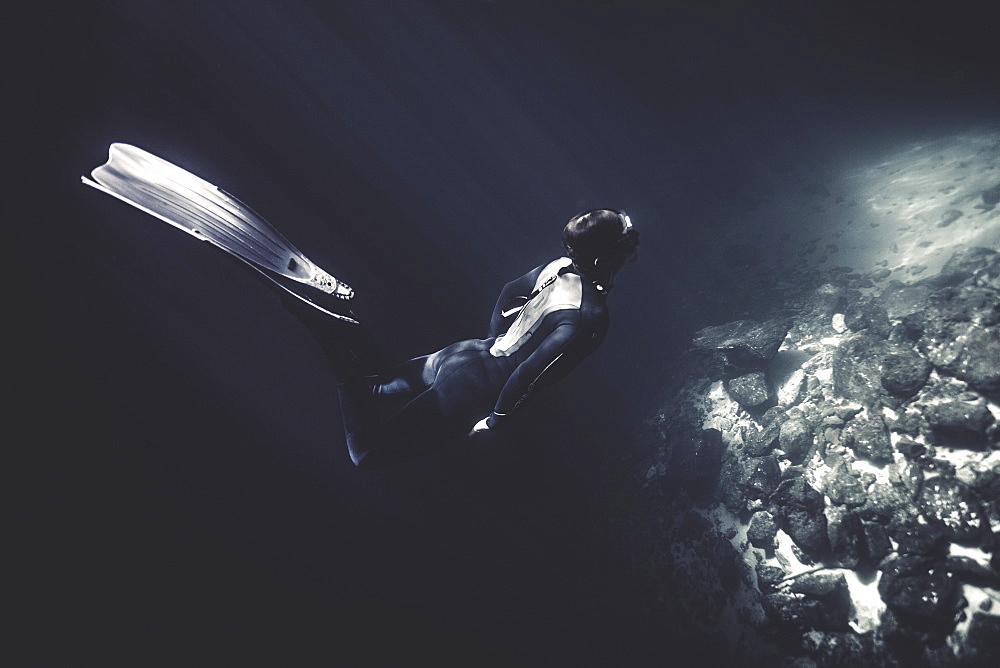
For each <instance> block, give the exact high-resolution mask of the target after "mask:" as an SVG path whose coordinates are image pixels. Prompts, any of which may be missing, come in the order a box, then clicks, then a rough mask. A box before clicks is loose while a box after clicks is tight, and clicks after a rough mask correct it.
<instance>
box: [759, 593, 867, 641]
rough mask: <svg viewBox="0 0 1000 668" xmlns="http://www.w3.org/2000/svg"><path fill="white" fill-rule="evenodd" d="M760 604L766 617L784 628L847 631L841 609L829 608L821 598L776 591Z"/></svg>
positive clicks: (767, 595) (844, 615) (764, 598)
mask: <svg viewBox="0 0 1000 668" xmlns="http://www.w3.org/2000/svg"><path fill="white" fill-rule="evenodd" d="M761 603H762V604H763V606H764V612H765V613H766V614H767V616H768V617H769V618H771V619H772V620H774V621H775V622H776V623H778V624H780V625H782V626H785V627H789V628H794V629H800V630H805V629H810V628H812V629H820V630H824V631H846V630H847V629H848V626H847V615H846V614H845V613H844V611H843V609H842V608H839V607H834V606H831V605H830V604H829V603H827V601H826V600H824V599H822V598H814V597H810V596H805V595H802V594H793V593H791V592H788V591H777V592H774V593H772V594H766V595H765V596H764V597H763V599H762V601H761Z"/></svg>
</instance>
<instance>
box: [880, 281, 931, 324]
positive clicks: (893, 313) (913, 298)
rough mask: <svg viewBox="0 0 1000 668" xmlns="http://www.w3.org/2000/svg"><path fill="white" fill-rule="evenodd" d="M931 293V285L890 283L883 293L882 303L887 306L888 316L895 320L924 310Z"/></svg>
mask: <svg viewBox="0 0 1000 668" xmlns="http://www.w3.org/2000/svg"><path fill="white" fill-rule="evenodd" d="M931 292H932V287H931V286H929V285H924V284H919V283H912V284H904V283H900V282H899V281H890V282H889V285H888V286H887V287H886V289H885V290H884V291H883V292H882V300H881V301H882V304H884V305H885V310H886V315H887V316H888V317H889V318H890V319H893V320H895V319H897V318H903V317H905V316H908V315H910V314H911V313H916V312H918V311H920V310H922V309H923V308H924V307H925V305H926V301H927V297H928V296H930V294H931Z"/></svg>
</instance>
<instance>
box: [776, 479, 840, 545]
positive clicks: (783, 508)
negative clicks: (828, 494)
mask: <svg viewBox="0 0 1000 668" xmlns="http://www.w3.org/2000/svg"><path fill="white" fill-rule="evenodd" d="M824 506H825V503H824V501H823V495H822V494H820V493H819V492H817V491H816V490H815V489H813V488H812V487H811V486H810V485H809V483H808V482H807V481H806V479H805V478H803V477H797V478H792V479H791V480H786V481H784V482H782V483H781V484H780V485H779V486H778V489H777V490H775V491H774V493H773V494H772V495H771V508H772V510H771V512H772V514H773V515H774V516H775V518H776V519H777V521H778V526H779V527H781V529H783V530H784V531H785V533H787V534H788V535H789V536H790V537H791V539H792V540H793V541H794V542H795V544H796V545H798V546H799V548H801V549H802V550H803V551H804V552H806V554H808V555H810V556H814V557H820V556H823V555H825V554H827V553H828V552H829V551H830V539H829V538H828V537H827V532H826V515H825V514H824V512H823V509H824Z"/></svg>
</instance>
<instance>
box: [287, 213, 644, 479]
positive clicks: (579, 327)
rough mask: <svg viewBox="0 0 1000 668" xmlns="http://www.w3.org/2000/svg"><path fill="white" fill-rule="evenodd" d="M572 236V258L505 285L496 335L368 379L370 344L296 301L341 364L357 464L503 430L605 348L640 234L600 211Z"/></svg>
mask: <svg viewBox="0 0 1000 668" xmlns="http://www.w3.org/2000/svg"><path fill="white" fill-rule="evenodd" d="M562 240H563V246H564V247H565V249H566V252H567V256H566V257H562V258H559V259H557V260H553V261H552V262H549V263H547V264H545V265H542V266H540V267H536V268H535V269H533V270H531V271H529V272H528V273H526V274H525V275H523V276H521V277H520V278H518V279H516V280H514V281H511V282H510V283H508V284H507V285H506V286H504V288H503V291H502V292H501V293H500V297H499V299H498V300H497V304H496V308H495V309H494V311H493V316H492V318H491V320H490V328H489V332H488V333H487V336H486V338H484V339H469V340H466V341H459V342H458V343H453V344H452V345H450V346H448V347H446V348H444V349H442V350H439V351H438V352H436V353H434V354H432V355H426V356H423V357H418V358H416V359H413V360H410V361H408V362H405V363H403V364H401V365H399V366H397V367H396V368H395V369H393V370H392V371H391V372H389V373H382V374H378V375H374V376H372V375H365V373H366V369H367V368H370V366H371V360H369V359H365V353H363V352H360V351H361V350H363V349H364V346H363V345H353V344H351V343H349V342H345V340H344V338H343V337H341V336H337V335H336V334H331V332H330V331H329V330H327V329H324V328H323V327H321V326H317V323H318V321H317V320H316V316H315V311H311V310H310V309H307V310H306V311H303V310H302V309H301V307H300V306H299V305H297V304H290V303H288V302H286V306H288V307H289V310H291V311H292V312H293V313H295V314H296V315H298V316H299V317H300V318H301V319H302V320H303V322H304V323H305V324H306V325H307V326H308V327H309V328H310V330H311V331H312V332H313V335H314V336H315V337H316V338H317V340H318V341H319V342H320V344H321V345H322V347H323V349H324V350H325V351H326V352H327V354H328V356H329V357H330V359H331V362H332V365H333V369H334V373H335V375H336V377H337V381H338V389H339V391H340V403H341V408H342V411H343V419H344V431H345V434H346V437H347V446H348V449H349V451H350V455H351V459H352V461H353V462H354V463H355V464H356V465H358V466H361V467H366V468H369V467H372V468H374V467H381V466H386V465H389V464H392V463H394V462H397V461H400V460H404V459H409V458H411V457H413V456H416V455H417V454H419V453H421V452H423V451H424V450H427V449H429V447H431V446H432V444H435V443H443V442H445V441H446V440H448V439H450V438H453V437H455V436H458V435H460V434H462V433H469V434H470V435H475V434H480V433H483V432H486V431H490V430H496V429H500V428H502V426H503V424H504V423H505V422H506V421H507V420H509V419H510V416H511V415H512V414H513V413H515V412H516V411H517V410H518V408H519V407H520V406H521V405H522V404H523V403H524V402H525V400H527V399H528V397H530V396H531V395H532V393H533V392H535V391H536V390H537V389H539V388H541V387H544V386H546V385H549V384H551V383H552V382H554V381H556V380H558V379H559V378H562V377H563V376H565V375H566V374H567V373H568V372H569V371H570V370H571V369H572V368H573V367H575V366H576V365H577V364H578V363H579V362H580V361H581V360H583V359H584V358H585V357H587V356H588V355H589V354H590V353H592V352H593V351H594V350H595V349H596V348H597V347H598V346H599V345H600V344H601V341H603V339H604V335H605V333H606V332H607V329H608V325H609V323H610V320H609V317H608V309H607V296H608V292H609V291H610V290H611V288H612V286H613V284H614V278H615V275H616V274H617V273H618V271H619V270H621V269H622V268H623V267H624V266H625V265H626V264H628V263H629V262H631V261H633V260H634V259H635V257H636V247H637V246H638V244H639V235H638V232H636V231H635V229H634V228H633V227H632V223H631V221H630V220H629V217H628V216H627V215H626V214H625V213H624V212H620V211H615V210H612V209H595V210H592V211H587V212H584V213H581V214H579V215H577V216H575V217H574V218H573V219H571V220H570V221H569V223H568V224H567V225H566V227H565V229H564V230H563V234H562ZM310 311H311V312H310ZM327 325H329V323H327ZM333 326H334V327H336V328H338V329H339V330H340V331H343V327H344V325H342V324H335V325H333ZM353 329H354V330H358V327H357V326H354V327H353ZM355 342H357V339H355ZM345 343H346V345H345ZM470 428H471V431H470Z"/></svg>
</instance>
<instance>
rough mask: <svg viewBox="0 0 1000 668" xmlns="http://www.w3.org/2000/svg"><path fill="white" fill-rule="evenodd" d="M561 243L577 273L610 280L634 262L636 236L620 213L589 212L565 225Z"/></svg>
mask: <svg viewBox="0 0 1000 668" xmlns="http://www.w3.org/2000/svg"><path fill="white" fill-rule="evenodd" d="M562 242H563V247H564V248H565V249H566V253H567V254H568V255H569V256H570V257H571V258H572V259H573V262H574V263H576V266H577V267H578V268H579V269H580V270H581V271H584V272H587V273H593V274H598V275H602V276H612V275H614V274H615V273H616V272H618V271H619V270H620V269H621V268H622V267H624V266H625V265H626V264H628V263H629V262H631V261H633V260H635V257H636V247H637V246H638V245H639V233H638V232H636V231H635V228H634V227H633V226H632V221H631V220H629V217H628V214H626V213H625V212H624V211H616V210H615V209H592V210H590V211H585V212H583V213H581V214H579V215H577V216H574V217H573V218H572V219H571V220H570V221H569V223H567V224H566V227H565V228H563V233H562Z"/></svg>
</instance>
